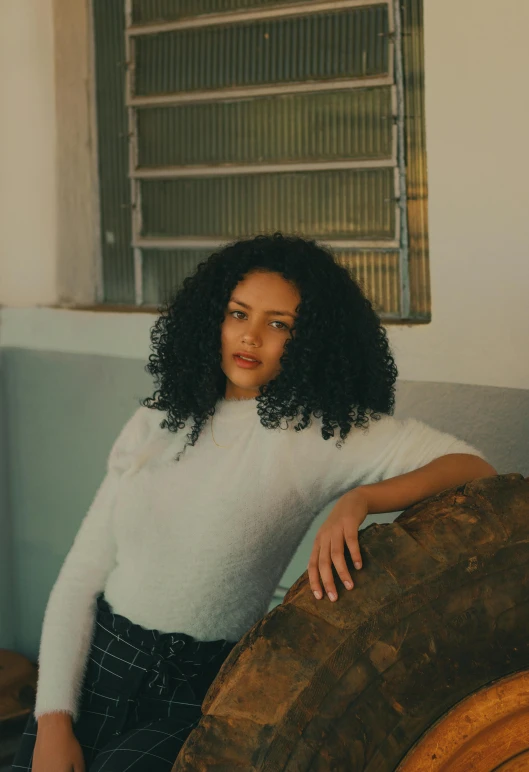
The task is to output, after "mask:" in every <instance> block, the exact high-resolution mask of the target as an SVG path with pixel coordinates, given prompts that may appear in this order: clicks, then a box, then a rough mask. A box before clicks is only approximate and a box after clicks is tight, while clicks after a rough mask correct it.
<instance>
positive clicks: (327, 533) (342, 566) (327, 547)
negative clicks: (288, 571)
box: [308, 488, 369, 601]
mask: <svg viewBox="0 0 529 772" xmlns="http://www.w3.org/2000/svg"><path fill="white" fill-rule="evenodd" d="M368 514H369V513H368V505H367V500H366V497H365V496H363V494H362V491H361V489H360V488H356V489H354V490H352V491H348V492H347V493H346V494H344V495H343V496H342V497H341V498H340V499H338V501H337V502H336V505H335V506H334V507H333V509H332V510H331V513H330V515H329V517H328V518H327V520H325V522H324V523H323V525H322V526H321V528H320V529H319V531H318V533H317V534H316V539H315V540H314V546H313V548H312V552H311V555H310V560H309V565H308V574H309V582H310V586H311V589H312V591H313V593H314V595H315V597H316V598H317V599H318V600H320V599H321V598H322V592H321V584H320V575H321V580H322V582H323V586H324V588H325V592H326V593H327V595H328V596H329V600H331V601H335V600H337V599H338V594H337V592H336V585H335V583H334V577H333V573H332V564H333V563H334V566H335V568H336V571H337V573H338V576H339V577H340V579H341V580H342V582H343V583H344V585H345V587H346V588H347V589H348V590H352V589H353V586H354V583H353V580H352V578H351V574H350V573H349V570H348V568H347V564H346V562H345V554H344V550H345V545H347V547H348V549H349V552H350V553H351V557H352V559H353V565H354V567H355V568H356V569H360V568H362V556H361V555H360V547H359V545H358V529H359V528H360V526H361V525H362V523H363V522H364V520H365V519H366V517H367V515H368Z"/></svg>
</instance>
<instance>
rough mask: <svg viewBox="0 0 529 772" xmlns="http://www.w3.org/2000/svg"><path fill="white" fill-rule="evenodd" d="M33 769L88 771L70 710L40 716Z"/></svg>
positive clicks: (37, 771) (36, 771)
mask: <svg viewBox="0 0 529 772" xmlns="http://www.w3.org/2000/svg"><path fill="white" fill-rule="evenodd" d="M31 772H85V763H84V758H83V751H82V750H81V746H80V745H79V741H78V740H77V738H76V736H75V734H74V732H73V728H72V717H71V716H70V714H69V713H45V714H44V715H43V716H40V718H39V719H38V721H37V740H36V742H35V750H34V753H33V763H32V765H31Z"/></svg>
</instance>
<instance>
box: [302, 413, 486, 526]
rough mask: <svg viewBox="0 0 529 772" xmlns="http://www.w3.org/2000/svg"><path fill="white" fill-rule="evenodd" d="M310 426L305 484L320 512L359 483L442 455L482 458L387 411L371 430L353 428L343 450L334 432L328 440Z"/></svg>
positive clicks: (428, 428)
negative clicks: (467, 455)
mask: <svg viewBox="0 0 529 772" xmlns="http://www.w3.org/2000/svg"><path fill="white" fill-rule="evenodd" d="M311 428H312V429H314V430H315V431H313V432H311V436H310V442H309V443H308V448H307V451H308V455H309V457H308V463H307V464H306V467H305V475H306V478H305V479H306V483H305V484H306V491H307V492H308V493H309V495H311V497H312V499H313V503H314V510H315V511H316V512H319V511H320V510H321V509H323V507H325V506H326V505H327V504H328V503H329V502H331V501H333V500H334V499H336V498H338V497H339V496H342V495H343V494H344V493H346V492H347V491H349V490H351V489H352V488H355V487H357V486H358V485H366V484H369V483H376V482H380V481H381V480H387V479H388V478H390V477H397V476H398V475H401V474H405V473H406V472H413V471H414V470H415V469H419V468H420V467H422V466H425V465H426V464H429V463H430V462H431V461H433V460H434V459H436V458H439V457H440V456H445V455H447V454H451V453H469V454H472V455H475V456H479V457H480V458H484V456H483V454H482V453H481V452H480V451H479V450H476V448H474V447H472V445H469V444H468V443H466V442H464V441H463V440H459V439H457V438H456V437H454V436H452V435H451V434H446V433H444V432H441V431H438V430H437V429H434V428H432V427H431V426H428V425H426V424H424V423H422V422H421V421H417V420H415V419H412V418H410V419H406V420H398V419H396V418H394V417H392V416H387V415H385V416H382V417H381V418H380V419H379V420H378V421H370V423H369V426H368V428H367V429H356V428H353V429H351V432H350V433H349V435H348V436H347V437H346V439H345V440H344V441H343V444H342V447H341V448H337V447H336V442H337V439H338V437H339V435H338V433H337V431H336V430H335V437H334V438H330V439H329V440H324V439H323V437H322V436H321V423H320V421H318V422H317V424H316V425H315V426H314V427H311ZM316 429H317V431H316ZM301 434H303V432H301Z"/></svg>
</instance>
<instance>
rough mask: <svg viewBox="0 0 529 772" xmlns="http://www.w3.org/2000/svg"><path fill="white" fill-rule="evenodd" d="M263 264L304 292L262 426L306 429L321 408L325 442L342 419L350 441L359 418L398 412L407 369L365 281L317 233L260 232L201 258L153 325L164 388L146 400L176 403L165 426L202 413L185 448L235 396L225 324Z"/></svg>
mask: <svg viewBox="0 0 529 772" xmlns="http://www.w3.org/2000/svg"><path fill="white" fill-rule="evenodd" d="M259 270H260V271H271V272H275V273H279V274H281V275H282V276H283V277H284V278H285V279H286V280H287V281H290V282H293V284H294V285H295V286H296V287H297V289H298V291H299V294H300V296H301V302H300V304H299V306H298V309H297V318H296V320H295V323H294V327H293V329H292V336H291V337H290V338H289V339H288V340H287V341H286V343H285V347H284V351H283V354H282V356H281V359H280V367H281V371H280V373H279V374H278V375H277V376H276V377H275V378H273V379H272V380H271V381H268V383H266V384H264V385H262V386H260V387H259V396H258V397H257V412H258V415H259V416H260V419H261V424H262V425H263V426H265V427H266V428H268V429H275V428H277V427H278V426H279V425H280V422H281V421H282V419H285V420H286V422H287V426H288V422H289V421H292V420H294V419H296V418H300V421H299V423H297V424H296V425H295V427H294V428H295V430H296V431H301V430H303V429H305V428H306V427H307V426H309V425H310V423H311V415H314V416H315V417H318V418H322V430H321V433H322V436H323V438H324V439H325V440H327V439H329V438H330V437H334V429H335V428H336V427H339V429H340V438H341V440H344V439H345V438H346V437H347V435H348V434H349V431H350V430H351V427H352V426H355V427H365V426H367V424H368V422H369V419H370V418H372V419H375V420H376V419H378V418H380V416H381V414H391V413H392V412H393V408H394V402H395V381H396V378H397V368H396V366H395V362H394V360H393V357H392V355H391V351H390V348H389V344H388V340H387V336H386V332H385V330H384V328H383V327H382V325H381V322H380V319H379V317H378V315H377V313H376V312H375V311H374V309H373V307H372V304H371V303H370V301H369V300H368V299H367V298H366V297H365V295H364V293H363V292H362V289H361V288H360V286H359V284H358V283H357V282H356V281H355V280H354V279H353V277H352V276H351V274H350V273H349V271H348V270H347V269H346V268H344V267H342V266H341V265H339V264H338V263H337V262H336V260H335V259H334V257H333V255H332V253H331V252H330V251H328V250H327V249H325V248H323V247H322V246H320V245H319V244H317V243H316V242H315V241H309V240H306V239H303V238H300V237H297V236H285V235H283V234H281V233H274V234H273V235H260V236H256V237H255V238H249V239H244V240H241V241H237V242H236V243H234V244H230V245H228V246H226V247H224V248H222V249H221V250H219V251H218V252H215V253H214V254H212V255H211V256H210V257H209V258H208V259H207V260H204V261H203V262H201V263H200V264H199V265H198V267H197V269H196V271H195V273H194V274H193V275H191V276H188V277H187V278H186V279H184V281H183V284H182V287H181V288H180V289H179V290H178V291H177V292H176V293H175V294H174V295H173V296H172V297H171V298H170V299H169V300H168V301H166V302H165V303H164V304H163V305H162V306H161V307H160V309H159V310H160V312H161V314H160V316H159V318H158V319H157V321H156V322H155V324H154V325H153V327H152V329H151V350H152V351H153V352H154V353H153V354H151V355H150V356H149V363H148V364H147V365H146V367H145V369H146V370H147V371H148V372H149V373H150V374H151V375H152V376H154V379H155V384H156V386H157V388H156V390H155V392H154V395H153V396H152V397H147V398H145V399H143V400H141V404H142V405H143V406H144V407H148V408H152V409H156V410H161V411H166V414H167V416H166V418H164V420H163V421H162V423H161V424H160V426H161V428H167V429H169V430H170V431H172V432H176V431H178V430H179V429H183V428H184V427H185V422H186V421H187V419H188V418H189V417H190V416H192V418H193V420H194V425H193V426H192V428H191V431H190V432H189V434H187V436H186V437H187V440H188V442H187V443H186V445H185V446H184V448H183V450H182V451H181V453H183V451H184V450H185V448H186V447H187V446H188V445H194V444H195V443H196V441H197V439H198V437H199V435H200V432H201V430H202V428H203V426H204V424H205V423H206V421H207V420H208V417H209V416H211V415H213V414H214V412H215V405H216V403H217V401H218V400H219V399H220V398H221V397H224V395H225V390H226V375H225V374H224V372H223V370H222V369H221V325H222V323H223V321H224V318H225V313H226V307H227V305H228V302H229V299H230V297H231V294H232V291H233V290H234V288H235V287H236V286H237V284H238V283H239V282H240V281H241V280H242V279H243V278H244V277H245V276H246V275H247V274H248V273H250V272H252V271H259ZM294 333H295V334H294ZM197 353H198V356H197ZM340 444H341V443H340V442H338V443H337V446H338V447H339V446H340ZM181 453H180V454H178V456H177V460H178V459H179V457H180V455H181Z"/></svg>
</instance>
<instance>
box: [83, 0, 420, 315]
mask: <svg viewBox="0 0 529 772" xmlns="http://www.w3.org/2000/svg"><path fill="white" fill-rule="evenodd" d="M421 5H422V0H404V4H403V5H401V0H377V1H376V2H373V1H372V0H362V2H360V0H334V1H330V0H327V2H325V1H323V2H318V1H313V2H306V0H305V1H304V2H301V0H297V1H296V0H290V2H289V3H288V4H286V3H285V2H279V1H278V0H128V2H126V3H125V4H123V2H122V0H94V28H95V49H96V85H97V107H98V147H99V162H100V180H101V224H102V229H101V230H102V260H103V289H102V298H101V299H102V301H103V302H105V303H109V304H119V303H125V304H135V305H139V306H147V307H149V306H155V305H157V304H159V303H160V302H161V301H162V300H164V299H165V297H166V296H167V294H168V293H170V292H172V291H173V290H174V289H175V288H176V287H178V286H179V285H180V284H181V282H182V281H183V279H184V278H185V276H187V275H188V274H189V273H190V272H192V271H193V270H194V269H195V267H196V266H197V264H198V263H199V262H200V261H202V260H203V259H204V258H205V257H207V256H208V255H209V254H211V252H212V251H213V250H214V249H215V248H216V247H218V246H219V245H221V244H223V243H227V242H229V241H233V240H235V239H237V238H239V237H242V236H248V235H253V234H256V233H263V232H272V231H275V230H281V231H283V232H285V233H297V234H300V235H305V236H310V237H315V238H317V239H318V240H320V241H322V242H323V243H325V244H327V245H329V246H331V247H332V248H333V250H334V252H335V254H336V256H337V259H338V260H339V261H340V262H341V263H342V264H343V265H345V266H347V267H348V268H349V269H350V270H351V271H352V272H353V273H354V275H355V276H357V277H358V278H359V279H360V280H361V281H362V283H363V284H364V287H365V289H366V291H367V293H368V294H369V296H370V297H371V298H372V299H373V301H374V302H375V304H376V306H377V308H378V309H379V311H380V312H381V315H382V316H383V317H384V318H386V319H412V320H413V319H416V320H426V319H428V318H429V287H428V284H429V280H428V248H427V230H426V174H425V160H424V120H423V88H422V80H423V79H422V15H421V12H422V11H421Z"/></svg>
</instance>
